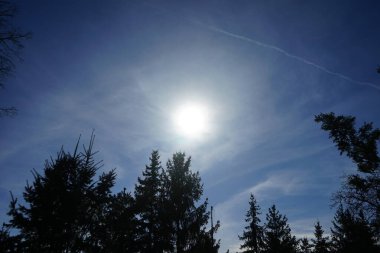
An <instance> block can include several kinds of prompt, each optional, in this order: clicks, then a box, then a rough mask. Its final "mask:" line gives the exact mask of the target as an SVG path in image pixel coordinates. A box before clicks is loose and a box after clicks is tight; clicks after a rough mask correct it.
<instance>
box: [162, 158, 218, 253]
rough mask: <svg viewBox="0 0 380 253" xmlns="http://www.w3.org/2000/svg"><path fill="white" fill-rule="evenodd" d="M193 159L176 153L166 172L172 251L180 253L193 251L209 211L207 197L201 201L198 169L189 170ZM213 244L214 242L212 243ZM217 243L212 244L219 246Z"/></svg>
mask: <svg viewBox="0 0 380 253" xmlns="http://www.w3.org/2000/svg"><path fill="white" fill-rule="evenodd" d="M190 165H191V158H190V157H189V158H186V155H185V154H184V153H175V154H174V155H173V157H172V159H171V160H169V161H168V162H167V170H166V173H165V175H164V180H165V182H164V189H165V193H164V196H165V207H166V210H167V214H168V220H169V221H170V222H169V223H170V224H171V232H172V238H171V239H172V242H173V250H174V252H177V253H183V252H194V249H196V248H197V247H199V246H197V245H198V244H199V243H201V242H200V240H199V238H202V237H204V235H205V234H207V232H206V224H207V222H208V219H209V215H210V213H209V212H208V211H207V200H206V201H204V202H203V203H201V204H199V205H197V204H198V202H199V201H200V200H201V196H202V194H203V185H202V183H201V178H200V176H199V172H195V173H194V172H192V171H191V170H190ZM212 243H213V244H214V242H212ZM217 247H218V245H215V244H214V245H212V248H217Z"/></svg>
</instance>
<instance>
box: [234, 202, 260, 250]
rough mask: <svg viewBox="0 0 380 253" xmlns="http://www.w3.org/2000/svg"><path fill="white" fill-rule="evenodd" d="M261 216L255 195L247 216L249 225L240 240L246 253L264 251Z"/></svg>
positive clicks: (241, 247)
mask: <svg viewBox="0 0 380 253" xmlns="http://www.w3.org/2000/svg"><path fill="white" fill-rule="evenodd" d="M260 214H261V212H260V207H259V205H258V204H257V202H256V199H255V197H254V196H253V194H251V196H250V200H249V210H248V211H247V214H246V219H245V222H247V223H248V225H247V226H246V227H245V231H243V235H242V236H239V240H241V241H243V244H242V245H241V246H240V249H242V250H244V251H243V252H246V253H259V252H261V251H262V247H263V227H262V226H261V225H260V222H261V221H260V218H259V217H258V216H259V215H260Z"/></svg>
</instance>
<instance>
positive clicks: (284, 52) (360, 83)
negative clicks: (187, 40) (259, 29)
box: [188, 19, 380, 91]
mask: <svg viewBox="0 0 380 253" xmlns="http://www.w3.org/2000/svg"><path fill="white" fill-rule="evenodd" d="M188 21H190V22H191V23H193V24H196V25H198V26H201V27H203V28H206V29H207V30H209V31H213V32H216V33H220V34H223V35H227V36H229V37H232V38H235V39H239V40H243V41H246V42H249V43H251V44H255V45H257V46H260V47H264V48H268V49H271V50H274V51H277V52H279V53H281V54H283V55H285V56H287V57H289V58H292V59H295V60H297V61H299V62H302V63H304V64H307V65H310V66H313V67H314V68H316V69H319V70H321V71H322V72H325V73H327V74H330V75H333V76H336V77H339V78H341V79H344V80H346V81H348V82H350V83H354V84H358V85H364V86H368V87H371V88H374V89H377V90H379V91H380V86H378V85H376V84H374V83H371V82H363V81H358V80H355V79H352V78H351V77H349V76H346V75H344V74H342V73H339V72H334V71H331V70H329V69H327V68H326V67H324V66H321V65H319V64H317V63H314V62H312V61H309V60H306V59H305V58H302V57H299V56H297V55H294V54H291V53H289V52H287V51H286V50H284V49H282V48H279V47H276V46H273V45H270V44H266V43H263V42H260V41H258V40H255V39H252V38H249V37H246V36H243V35H239V34H236V33H232V32H229V31H226V30H223V29H220V28H218V27H215V26H210V25H206V24H203V23H201V22H199V21H195V20H190V19H188Z"/></svg>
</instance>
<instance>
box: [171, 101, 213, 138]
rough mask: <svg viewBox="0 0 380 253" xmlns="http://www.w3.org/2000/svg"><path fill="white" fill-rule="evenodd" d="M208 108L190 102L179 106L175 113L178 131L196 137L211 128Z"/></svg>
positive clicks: (185, 135) (186, 135) (175, 123)
mask: <svg viewBox="0 0 380 253" xmlns="http://www.w3.org/2000/svg"><path fill="white" fill-rule="evenodd" d="M208 117H209V113H208V109H207V108H206V107H205V106H203V105H200V104H196V103H188V104H184V105H181V106H179V107H178V109H177V110H176V111H175V113H174V115H173V121H174V125H175V128H176V132H177V133H178V134H180V135H182V136H184V137H186V138H189V139H196V138H200V137H202V136H204V135H205V134H206V133H207V132H208V130H209V127H210V126H209V118H208Z"/></svg>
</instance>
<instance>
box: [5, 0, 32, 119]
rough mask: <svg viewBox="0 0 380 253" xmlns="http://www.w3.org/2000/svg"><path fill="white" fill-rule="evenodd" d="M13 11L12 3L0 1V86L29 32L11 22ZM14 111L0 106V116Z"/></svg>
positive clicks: (14, 111)
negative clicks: (24, 31)
mask: <svg viewBox="0 0 380 253" xmlns="http://www.w3.org/2000/svg"><path fill="white" fill-rule="evenodd" d="M15 13H16V7H15V6H14V5H13V4H11V3H10V2H9V1H6V0H2V1H0V88H3V87H4V81H5V79H6V78H7V77H8V76H9V75H10V74H11V73H12V72H13V70H14V68H15V61H17V60H20V59H21V58H20V50H21V49H22V48H23V47H24V46H23V44H22V41H23V40H25V39H27V38H29V37H30V33H23V32H21V31H20V30H19V29H17V28H16V27H14V26H13V25H12V24H11V20H12V18H13V17H14V15H15ZM15 113H16V108H15V107H0V117H2V116H11V115H14V114H15Z"/></svg>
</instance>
